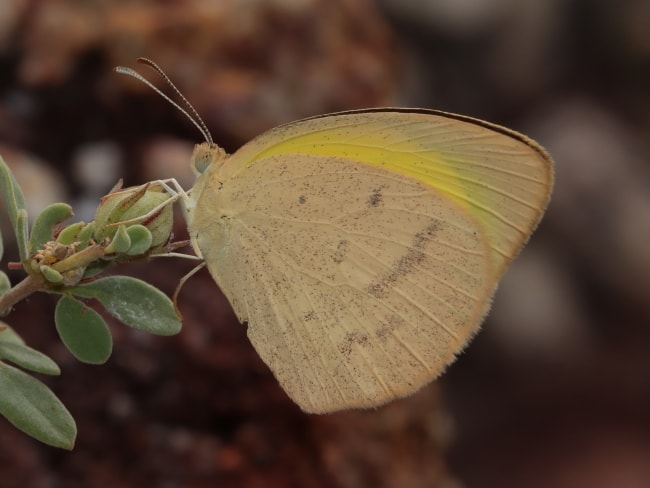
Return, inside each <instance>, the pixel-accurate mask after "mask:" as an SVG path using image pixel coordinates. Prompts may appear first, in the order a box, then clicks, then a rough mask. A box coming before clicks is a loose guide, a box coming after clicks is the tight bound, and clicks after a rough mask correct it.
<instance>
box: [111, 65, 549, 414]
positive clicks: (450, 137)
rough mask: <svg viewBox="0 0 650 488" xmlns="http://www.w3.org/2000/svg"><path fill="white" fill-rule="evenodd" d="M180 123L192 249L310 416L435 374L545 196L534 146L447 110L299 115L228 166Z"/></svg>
mask: <svg viewBox="0 0 650 488" xmlns="http://www.w3.org/2000/svg"><path fill="white" fill-rule="evenodd" d="M143 62H144V63H145V64H148V65H149V66H152V67H153V68H154V69H156V70H158V71H159V72H160V73H161V74H163V73H162V71H161V70H160V68H158V67H157V66H156V65H155V64H154V63H153V62H151V61H148V60H144V61H143ZM117 70H118V71H120V72H122V73H127V74H130V75H132V76H136V75H137V74H136V73H135V72H133V71H132V70H130V69H128V68H121V67H120V68H117ZM163 76H164V74H163ZM136 77H138V78H140V79H142V78H141V77H140V76H139V75H137V76H136ZM165 78H166V77H165ZM143 81H144V80H143ZM170 84H171V82H170ZM172 86H173V85H172ZM188 105H189V104H188ZM176 106H177V105H176ZM177 107H178V106H177ZM192 110H193V109H192ZM194 113H195V114H196V112H195V111H194ZM190 118H191V119H192V121H193V122H194V123H195V124H196V125H197V126H199V127H200V128H202V130H203V132H204V134H205V136H206V139H207V140H208V142H206V143H203V144H200V145H197V146H196V148H195V151H194V155H193V157H192V164H193V166H194V168H195V169H196V171H197V173H198V174H199V176H198V179H197V181H196V184H195V186H194V187H193V189H192V191H191V198H190V201H189V203H188V228H189V233H190V236H191V239H192V242H193V246H194V248H195V251H196V252H197V254H198V255H200V256H203V258H204V259H205V263H206V264H207V267H208V269H209V271H210V273H211V275H212V277H213V278H214V280H215V281H216V282H217V284H218V285H219V287H220V288H221V290H222V291H223V292H224V294H225V295H226V297H227V298H228V300H229V301H230V303H231V305H232V307H233V309H234V311H235V313H236V314H237V317H238V318H239V320H240V321H241V322H247V323H248V336H249V338H250V340H251V342H252V344H253V346H254V347H255V349H256V350H257V352H258V353H259V354H260V356H261V357H262V359H263V360H264V362H265V363H266V364H267V365H268V366H269V368H270V369H271V371H272V372H273V373H274V375H275V376H276V378H277V379H278V381H279V382H280V384H281V386H282V388H284V390H285V391H286V392H287V393H288V395H289V396H290V397H291V398H292V399H293V400H294V401H295V402H296V403H297V404H298V405H299V406H300V407H301V408H302V409H303V410H305V411H307V412H314V413H324V412H332V411H336V410H342V409H348V408H366V407H374V406H378V405H382V404H384V403H386V402H388V401H390V400H393V399H396V398H400V397H404V396H407V395H410V394H412V393H414V392H416V391H417V390H419V389H420V388H422V387H423V386H424V385H426V384H427V383H429V382H431V381H432V380H433V379H434V378H436V377H437V376H438V375H440V374H441V373H442V372H443V371H444V369H445V368H446V367H447V366H448V365H449V364H450V363H451V362H453V360H454V358H455V356H456V355H457V354H458V353H459V352H460V351H462V349H463V348H464V347H465V346H466V345H467V343H468V342H469V340H470V339H471V338H472V336H473V335H474V334H476V332H477V331H478V329H479V326H480V324H481V321H482V319H483V317H484V316H485V315H486V313H487V311H488V309H489V308H490V302H491V299H492V296H493V294H494V292H495V290H496V288H497V285H498V282H499V279H500V278H501V276H502V275H503V273H504V272H505V270H506V269H507V267H508V265H509V264H510V262H511V261H512V260H513V258H514V257H515V256H516V255H517V254H518V253H519V251H520V250H521V248H522V247H523V245H524V244H525V243H526V241H527V240H528V238H529V237H530V235H531V233H532V232H533V230H534V229H535V227H536V226H537V224H538V222H539V221H540V219H541V217H542V214H543V213H544V209H545V208H546V205H547V203H548V201H549V198H550V194H551V189H552V185H553V163H552V160H551V158H550V157H549V156H548V154H547V153H546V152H545V151H544V150H543V149H542V148H541V147H540V146H539V145H538V144H536V143H535V142H533V141H532V140H530V139H528V138H526V137H525V136H523V135H521V134H519V133H517V132H514V131H511V130H509V129H506V128H503V127H500V126H497V125H494V124H490V123H488V122H484V121H482V120H478V119H473V118H470V117H464V116H461V115H454V114H450V113H445V112H439V111H434V110H423V109H401V108H382V109H371V110H359V111H352V112H341V113H336V114H330V115H323V116H319V117H312V118H309V119H304V120H300V121H297V122H293V123H290V124H286V125H282V126H280V127H276V128H274V129H271V130H269V131H267V132H265V133H263V134H262V135H260V136H258V137H257V138H255V139H253V140H252V141H251V142H249V143H247V144H246V145H244V146H243V147H242V148H241V149H239V150H238V151H236V152H235V153H234V154H232V155H226V154H225V152H224V151H222V150H221V149H220V148H218V147H217V146H216V145H214V144H213V143H212V142H211V139H210V136H209V134H208V133H207V130H206V129H205V125H204V124H203V123H202V122H201V121H200V119H198V120H199V122H200V125H199V123H197V122H196V121H195V120H194V119H193V118H192V117H190ZM197 118H198V116H197Z"/></svg>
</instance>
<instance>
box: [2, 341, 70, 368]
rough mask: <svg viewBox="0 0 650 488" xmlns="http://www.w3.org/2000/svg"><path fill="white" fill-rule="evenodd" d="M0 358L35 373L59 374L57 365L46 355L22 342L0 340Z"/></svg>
mask: <svg viewBox="0 0 650 488" xmlns="http://www.w3.org/2000/svg"><path fill="white" fill-rule="evenodd" d="M0 359H3V360H6V361H10V362H12V363H14V364H15V365H16V366H20V367H21V368H24V369H27V370H29V371H33V372H35V373H42V374H50V375H59V374H61V370H60V369H59V366H58V365H57V364H56V363H55V362H54V361H52V359H50V358H49V357H48V356H46V355H45V354H43V353H42V352H40V351H37V350H36V349H32V348H31V347H29V346H25V345H23V344H15V343H11V342H0Z"/></svg>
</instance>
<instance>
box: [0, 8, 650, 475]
mask: <svg viewBox="0 0 650 488" xmlns="http://www.w3.org/2000/svg"><path fill="white" fill-rule="evenodd" d="M648 25H650V7H649V4H648V2H647V1H646V0H623V1H620V2H611V1H608V0H595V1H594V0H572V1H570V2H566V1H560V0H530V1H527V2H520V1H517V0H480V1H479V0H462V1H460V0H454V1H452V0H445V1H439V2H425V1H422V0H399V1H398V0H377V1H376V2H371V1H370V0H364V1H355V0H334V1H326V0H273V1H262V0H246V1H235V0H232V1H226V0H213V1H198V0H197V1H192V0H185V1H178V2H154V1H140V2H133V1H108V0H96V1H94V2H75V1H63V0H51V1H48V2H28V1H27V0H7V1H5V2H2V3H0V142H1V143H2V144H3V146H2V148H0V154H2V155H3V156H4V157H5V159H7V160H8V162H10V163H11V162H12V160H13V161H14V162H15V161H22V160H23V159H27V158H38V159H40V160H41V161H43V162H44V164H47V165H49V166H50V167H51V168H54V169H55V170H56V171H57V172H58V174H62V175H64V176H65V180H64V181H62V183H61V187H62V188H61V191H62V192H65V193H63V194H69V195H71V196H72V197H71V198H72V199H73V201H75V200H74V199H75V198H76V199H78V200H77V201H81V200H82V199H84V198H86V199H87V200H88V201H89V202H90V201H92V197H90V196H88V192H87V190H88V187H89V186H93V185H94V184H95V183H94V182H93V181H90V182H89V180H88V179H87V178H84V171H86V172H87V171H88V169H89V168H90V172H91V174H93V175H94V174H95V170H93V169H92V168H93V167H94V166H93V162H96V160H101V159H102V158H108V159H105V160H106V161H109V162H108V163H107V165H108V166H111V167H109V168H106V169H107V172H106V174H107V175H109V176H108V177H106V181H109V180H111V179H113V176H115V175H117V174H118V173H120V171H121V173H122V174H119V176H122V177H124V178H125V179H126V184H135V183H139V182H141V181H145V180H146V179H151V178H160V177H162V176H169V173H167V171H169V172H170V173H174V175H175V176H176V177H179V178H182V177H183V174H185V175H186V174H187V173H186V172H185V169H184V168H183V159H184V158H185V159H186V158H187V154H189V151H190V150H191V146H192V144H193V143H195V142H200V136H199V135H198V134H197V133H196V131H195V129H194V127H193V126H191V124H189V123H188V122H187V121H186V120H185V119H184V118H182V116H180V115H179V114H177V113H176V111H175V110H174V109H173V108H172V107H170V106H169V105H168V104H166V103H165V102H164V101H163V100H161V99H160V98H159V97H158V96H157V95H155V94H153V93H151V91H150V90H148V89H147V88H146V87H143V86H141V85H140V84H138V83H135V82H132V81H131V80H129V79H128V78H126V77H122V76H118V75H115V74H113V73H111V72H110V68H111V67H112V66H114V65H116V64H121V65H129V66H133V65H134V62H133V59H134V58H136V57H138V56H146V57H150V58H152V59H154V60H155V61H156V62H157V63H159V64H160V65H161V66H162V67H163V68H164V69H165V70H166V71H167V73H168V74H169V76H170V77H171V78H172V80H173V81H174V82H175V83H176V84H177V85H178V87H179V88H180V90H181V91H182V92H183V93H184V94H185V95H186V96H187V97H188V98H189V99H190V101H191V102H192V103H193V104H194V105H195V106H196V108H197V110H198V111H199V113H201V115H202V116H204V118H205V119H206V122H207V124H208V126H209V128H210V130H211V132H212V133H213V135H214V137H215V140H217V141H218V142H219V143H220V144H222V145H224V147H226V149H228V150H229V151H233V150H235V149H236V148H237V147H238V146H239V145H241V144H242V143H244V142H245V141H246V140H248V139H250V138H252V137H254V136H255V135H256V134H258V133H259V132H261V131H262V130H264V129H267V128H269V127H271V126H273V125H276V124H278V123H281V122H287V121H290V120H293V119H296V118H299V117H302V116H307V115H312V114H316V113H323V112H328V111H335V110H345V109H351V108H359V107H365V106H379V105H397V104H400V105H412V106H424V107H430V108H438V109H443V110H449V111H453V112H460V113H465V114H467V115H472V116H477V117H480V118H484V119H487V120H490V121H492V122H496V123H501V124H504V125H507V126H509V127H512V128H514V129H517V130H520V131H523V132H525V133H526V134H528V135H529V136H530V137H532V138H534V139H536V140H538V141H539V142H540V143H542V144H543V145H544V146H546V147H547V148H548V150H549V151H550V153H551V154H552V155H553V156H554V158H555V160H556V164H557V182H556V189H555V194H554V198H553V201H552V203H551V206H550V208H549V211H548V214H547V216H546V218H545V219H544V221H543V223H542V225H541V227H540V229H539V230H538V232H537V233H536V234H535V235H534V236H533V239H532V241H531V243H530V246H529V247H528V248H527V249H526V250H524V252H523V253H522V255H521V256H520V257H519V259H518V260H517V262H516V263H515V265H514V267H513V269H512V271H511V273H509V274H508V275H507V276H506V278H505V280H504V282H503V286H502V287H501V289H500V290H499V293H498V294H497V297H496V298H495V303H494V307H493V313H492V315H491V316H490V318H489V319H488V321H487V322H486V324H485V325H484V328H483V329H484V330H483V331H482V332H481V334H479V335H478V337H477V338H476V340H475V341H474V342H473V343H472V344H471V345H470V346H469V348H468V349H467V351H466V352H465V353H464V354H463V355H462V356H461V357H460V359H459V360H458V361H457V362H456V363H455V364H454V366H452V368H450V371H449V372H448V373H447V374H446V375H445V376H444V377H443V379H442V380H441V381H439V382H437V383H435V384H433V385H431V386H429V387H427V388H425V389H424V390H423V391H422V392H420V393H418V394H416V395H414V396H413V397H412V398H409V399H407V400H404V401H400V402H395V403H393V404H391V405H389V406H387V407H385V408H381V409H378V410H377V411H371V412H344V413H340V414H335V415H331V416H307V415H304V414H302V413H301V412H300V411H299V410H298V409H297V408H296V407H295V405H293V404H292V403H291V401H290V400H289V399H288V398H287V397H286V396H285V395H284V393H283V392H282V391H281V390H280V388H279V387H278V386H277V384H276V382H275V380H274V379H273V378H272V376H271V374H270V373H269V371H268V370H267V369H266V367H265V366H264V364H263V363H262V362H261V361H260V360H259V358H258V357H257V355H256V354H255V352H254V350H253V349H252V347H251V346H250V344H249V343H248V341H247V339H246V336H245V328H244V327H243V326H241V325H239V324H237V323H236V320H235V319H234V317H233V315H232V312H231V311H230V308H229V306H228V305H227V303H226V302H225V300H224V299H223V298H222V297H221V295H220V294H219V293H218V291H217V288H216V286H215V285H214V283H212V281H211V280H210V278H209V276H208V275H207V274H206V273H202V274H200V275H199V276H197V277H195V278H193V279H192V280H191V281H190V282H189V283H188V284H187V285H186V289H185V290H184V291H183V292H182V294H181V302H180V305H181V309H182V311H183V314H184V315H185V328H184V330H183V332H182V333H181V334H180V335H179V336H177V337H174V338H152V337H149V336H146V335H143V334H140V333H137V332H135V331H131V330H127V329H125V328H124V327H122V326H120V325H115V326H114V327H113V331H114V333H115V348H114V351H115V352H114V356H113V358H112V359H111V361H110V362H109V363H108V365H106V366H103V367H94V366H85V365H80V364H79V363H77V362H76V361H74V360H73V359H72V358H71V357H70V355H69V354H68V353H67V352H66V351H65V350H64V348H63V347H62V346H61V345H60V343H59V342H58V340H57V339H56V335H55V332H54V330H53V327H52V326H51V323H52V310H53V305H54V303H53V302H52V300H51V297H48V296H39V297H33V298H30V300H29V301H27V302H25V303H22V304H20V305H19V306H18V307H17V308H16V311H15V315H12V316H11V317H10V319H11V323H12V324H15V325H16V326H17V327H18V329H19V330H20V331H21V333H23V334H24V336H25V337H26V339H27V340H28V342H29V343H30V344H32V345H34V346H35V347H37V348H40V349H42V350H44V351H45V352H47V353H49V354H51V355H52V356H53V357H54V358H55V359H56V360H57V361H58V362H59V363H60V364H61V365H62V369H63V374H62V376H61V377H60V378H57V379H54V380H48V381H50V384H52V385H53V388H55V390H56V391H57V393H58V394H59V395H60V396H61V398H62V399H63V401H64V402H65V403H66V404H67V405H68V406H69V408H70V409H71V411H72V413H73V415H74V416H75V418H76V419H77V421H78V423H79V439H78V446H77V448H76V449H75V451H73V452H71V453H67V452H60V451H56V450H53V449H50V448H47V447H44V446H41V445H39V444H38V443H36V442H35V441H32V440H31V439H29V438H27V437H25V436H24V435H22V434H21V433H18V432H17V431H16V430H15V429H14V428H13V427H11V426H10V425H7V424H6V422H2V423H0V469H1V472H2V474H3V475H2V477H1V478H0V487H2V488H4V487H5V486H6V487H8V488H13V487H14V486H21V487H22V486H29V487H32V486H33V487H63V486H65V487H75V486H79V487H82V486H83V487H98V488H99V487H109V486H110V487H131V486H134V487H135V486H159V487H207V486H220V487H229V486H251V487H255V486H265V487H267V486H268V487H272V486H283V487H285V486H286V487H289V486H301V487H310V486H313V487H320V486H323V487H325V486H328V487H338V486H340V487H366V486H373V487H374V486H379V487H380V486H386V487H404V486H408V487H416V488H417V487H418V486H423V487H424V486H427V487H430V486H454V485H455V486H467V487H469V488H492V487H495V488H502V487H519V486H526V487H533V488H534V487H538V486H539V487H547V486H553V487H554V488H564V487H566V488H573V487H583V486H588V487H590V488H591V487H594V488H599V487H601V486H602V487H605V486H607V487H609V486H621V487H637V486H639V487H641V486H646V485H648V484H650V472H648V466H649V464H648V463H647V459H649V458H650V423H649V422H648V415H647V412H648V410H649V409H650V354H648V352H649V351H650V327H649V325H650V324H649V321H650V300H648V299H647V296H648V295H649V294H650V255H649V254H648V249H649V247H648V244H647V243H648V241H649V240H650V239H649V238H650V220H649V215H650V196H649V195H650V175H649V171H650V169H649V165H650V144H649V143H648V140H649V137H648V136H649V134H650V92H648V90H647V87H648V86H650V29H648V28H647V26H648ZM143 72H144V73H147V76H148V77H150V78H151V79H152V80H154V79H155V77H156V76H155V74H153V72H152V73H151V76H149V74H148V70H146V69H145V70H144V71H143ZM159 86H162V84H159ZM7 147H11V148H14V149H11V150H5V149H4V148H7ZM15 151H20V154H24V155H29V156H20V155H19V156H14V154H17V153H16V152H15ZM94 151H95V152H94ZM84 161H85V162H84ZM89 161H90V162H89ZM157 161H161V164H165V165H169V166H168V167H169V170H164V171H162V173H160V172H157V171H161V170H160V167H157V164H156V162H157ZM18 164H22V163H18ZM115 168H117V169H118V171H117V173H116V172H114V170H115ZM45 171H46V170H43V172H45ZM37 172H39V171H38V170H37ZM54 178H56V177H54ZM28 180H30V181H31V177H28ZM110 186H112V182H111V183H107V187H106V190H108V189H109V188H110ZM98 191H99V190H98ZM30 192H31V190H30ZM30 195H31V196H30V197H29V198H30V199H31V198H32V197H33V198H36V197H37V196H39V195H42V192H41V191H40V190H36V191H35V193H34V192H32V193H30ZM47 198H53V197H47ZM89 205H90V204H89ZM182 227H183V226H182V223H181V222H179V223H178V230H177V234H178V235H179V236H181V235H182V233H183V229H182ZM189 267H190V265H189V264H188V263H179V262H174V261H170V260H166V261H157V262H153V263H146V264H143V265H141V266H138V267H136V268H135V269H134V271H133V273H135V274H136V275H137V276H140V277H143V278H146V279H147V280H149V281H151V282H154V283H156V284H157V285H159V286H161V287H162V288H163V289H164V290H165V291H167V292H169V293H171V292H173V289H174V287H175V285H176V283H177V281H178V279H179V277H180V276H182V275H183V274H184V272H185V271H187V270H188V269H189ZM445 456H446V459H445Z"/></svg>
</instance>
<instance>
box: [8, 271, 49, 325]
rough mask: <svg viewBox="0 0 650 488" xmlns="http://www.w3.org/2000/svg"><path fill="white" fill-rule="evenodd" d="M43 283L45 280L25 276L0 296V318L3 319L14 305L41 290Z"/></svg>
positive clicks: (39, 277) (38, 277)
mask: <svg viewBox="0 0 650 488" xmlns="http://www.w3.org/2000/svg"><path fill="white" fill-rule="evenodd" d="M44 283H45V280H44V279H43V277H41V276H34V275H27V277H26V278H25V279H24V280H23V281H21V282H20V283H18V284H17V285H16V286H14V287H13V288H11V289H10V290H9V291H7V292H6V293H5V294H3V295H2V296H0V316H2V317H4V316H5V315H7V314H8V313H9V312H10V311H11V309H12V308H13V306H14V305H15V304H16V303H18V302H19V301H21V300H23V299H24V298H27V297H28V296H29V295H31V294H32V293H34V292H35V291H39V290H42V289H43V285H44Z"/></svg>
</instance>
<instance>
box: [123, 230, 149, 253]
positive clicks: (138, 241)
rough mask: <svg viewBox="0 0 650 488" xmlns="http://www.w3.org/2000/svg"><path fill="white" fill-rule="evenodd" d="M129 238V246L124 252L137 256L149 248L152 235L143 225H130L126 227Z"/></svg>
mask: <svg viewBox="0 0 650 488" xmlns="http://www.w3.org/2000/svg"><path fill="white" fill-rule="evenodd" d="M127 231H128V233H129V237H130V238H131V246H130V247H129V250H128V251H127V252H126V253H127V254H128V255H129V256H139V255H140V254H144V253H145V252H147V251H148V250H149V249H150V248H151V244H152V242H153V236H152V234H151V231H149V229H147V228H146V227H145V226H144V225H138V224H136V225H132V226H130V227H129V228H128V229H127Z"/></svg>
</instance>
